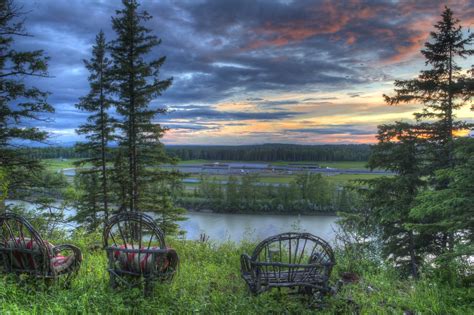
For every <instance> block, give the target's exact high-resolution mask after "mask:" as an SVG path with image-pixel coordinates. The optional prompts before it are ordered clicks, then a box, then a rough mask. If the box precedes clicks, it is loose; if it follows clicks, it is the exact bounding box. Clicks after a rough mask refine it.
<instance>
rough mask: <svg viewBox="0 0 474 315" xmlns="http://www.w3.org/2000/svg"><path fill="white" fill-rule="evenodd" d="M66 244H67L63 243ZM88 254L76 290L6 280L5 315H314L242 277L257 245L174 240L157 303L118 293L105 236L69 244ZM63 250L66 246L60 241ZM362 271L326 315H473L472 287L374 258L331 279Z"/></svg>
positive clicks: (342, 265) (1, 295)
mask: <svg viewBox="0 0 474 315" xmlns="http://www.w3.org/2000/svg"><path fill="white" fill-rule="evenodd" d="M63 241H64V240H63ZM66 241H67V242H72V243H73V244H76V245H78V246H80V247H81V249H82V250H83V253H84V263H83V265H82V268H81V270H80V271H79V274H78V275H77V277H76V278H75V279H74V280H73V281H72V286H71V288H70V289H62V288H60V287H58V286H53V287H50V288H42V287H40V286H39V285H38V283H33V282H29V281H26V282H24V283H23V284H22V285H18V284H16V282H15V281H14V279H13V278H10V277H2V278H0V313H1V314H32V313H33V314H51V313H55V314H77V313H89V314H90V313H107V314H125V313H134V314H161V313H163V314H189V313H200V314H268V313H273V314H281V313H285V314H312V313H314V312H315V311H316V310H315V309H314V308H310V307H308V301H306V300H302V299H300V298H299V297H298V296H294V295H287V294H286V291H285V290H282V291H281V292H279V291H278V290H273V291H270V292H268V293H264V294H261V295H259V296H253V295H252V294H250V293H249V292H248V290H247V288H246V285H245V283H244V281H243V280H242V279H241V278H240V263H239V258H240V254H241V253H243V252H251V250H252V248H253V247H254V244H251V243H247V242H243V243H239V244H235V243H230V242H226V243H223V244H220V245H217V244H213V243H199V242H194V241H183V240H178V239H170V240H169V241H168V243H169V246H171V247H173V248H175V249H176V251H177V252H178V253H179V255H180V258H181V263H180V269H179V272H178V274H177V275H176V277H175V279H174V280H173V282H172V283H171V284H159V285H157V286H156V288H155V292H154V295H153V297H151V298H146V299H145V298H144V297H143V296H142V292H141V290H139V289H133V290H127V289H122V290H119V291H111V290H110V289H109V288H108V275H107V273H106V259H105V254H104V252H103V251H101V250H97V251H93V250H90V249H89V248H93V245H94V244H96V243H97V242H100V236H99V235H98V234H89V235H87V237H86V236H78V235H76V236H75V237H74V238H73V239H72V240H66ZM57 243H59V241H57ZM351 263H352V265H354V264H356V265H357V266H358V272H359V277H360V280H359V281H358V282H357V283H354V284H351V285H346V286H344V287H343V288H342V291H341V292H339V293H338V294H337V295H336V296H334V297H330V298H328V299H327V300H326V305H325V307H324V308H323V310H322V311H321V314H335V313H340V314H348V313H351V312H360V313H361V314H469V313H472V310H473V304H472V303H473V302H474V301H473V296H474V294H473V293H474V292H473V289H472V288H462V287H459V286H457V285H452V286H451V285H448V284H443V283H441V282H439V281H438V280H436V279H435V278H429V277H428V276H429V275H428V274H426V275H424V276H423V277H422V278H421V280H419V281H412V280H400V278H399V277H398V276H397V274H396V272H395V271H394V270H392V269H391V268H390V267H388V266H376V265H374V264H373V263H372V262H370V260H369V259H366V258H362V259H361V260H360V261H352V262H351V261H350V257H348V256H345V255H343V253H341V252H338V254H337V265H336V267H335V269H334V272H333V274H332V277H331V281H332V283H333V284H334V282H335V281H337V279H339V278H340V275H341V273H343V272H345V271H347V270H348V268H349V265H350V264H351Z"/></svg>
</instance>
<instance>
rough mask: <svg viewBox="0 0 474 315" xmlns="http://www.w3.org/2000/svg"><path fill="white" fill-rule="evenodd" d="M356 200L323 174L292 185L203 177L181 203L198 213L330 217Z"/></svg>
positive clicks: (256, 176)
mask: <svg viewBox="0 0 474 315" xmlns="http://www.w3.org/2000/svg"><path fill="white" fill-rule="evenodd" d="M353 197H354V193H353V192H351V191H347V190H345V189H344V188H339V189H336V187H335V186H334V185H332V183H330V182H329V180H328V179H327V178H326V177H324V176H322V175H321V174H310V173H304V174H297V175H296V176H295V177H294V178H293V180H292V181H291V182H289V183H282V184H277V185H273V183H263V182H261V178H260V176H259V174H258V173H249V174H245V175H243V176H240V177H236V176H229V178H228V179H227V181H225V182H222V181H220V180H218V179H217V178H213V177H208V176H201V177H200V181H199V183H198V185H197V188H196V189H195V190H194V193H193V195H191V196H190V195H189V194H182V195H180V196H179V197H178V198H177V201H176V202H177V203H178V204H180V205H181V206H183V207H186V208H189V209H194V210H202V209H206V210H213V211H216V212H228V213H280V214H284V213H298V214H303V213H304V214H328V213H335V211H336V210H342V209H340V208H338V206H344V204H347V203H348V202H350V200H351V199H352V198H353Z"/></svg>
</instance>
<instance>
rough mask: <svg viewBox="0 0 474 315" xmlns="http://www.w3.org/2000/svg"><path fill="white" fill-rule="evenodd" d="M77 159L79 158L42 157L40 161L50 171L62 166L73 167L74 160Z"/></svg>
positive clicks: (59, 168)
mask: <svg viewBox="0 0 474 315" xmlns="http://www.w3.org/2000/svg"><path fill="white" fill-rule="evenodd" d="M78 160H79V159H65V160H61V159H44V160H42V162H43V164H44V165H45V167H46V169H48V170H51V171H59V170H61V169H63V168H73V167H74V162H75V161H78Z"/></svg>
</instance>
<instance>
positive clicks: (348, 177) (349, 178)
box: [326, 174, 389, 185]
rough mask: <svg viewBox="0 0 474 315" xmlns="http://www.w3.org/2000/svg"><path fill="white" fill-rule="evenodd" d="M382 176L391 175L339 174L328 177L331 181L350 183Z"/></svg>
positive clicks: (340, 183)
mask: <svg viewBox="0 0 474 315" xmlns="http://www.w3.org/2000/svg"><path fill="white" fill-rule="evenodd" d="M382 176H389V175H381V174H338V175H334V176H328V177H326V178H327V179H328V181H329V182H332V183H335V184H339V185H344V184H348V183H350V182H353V181H357V180H363V179H373V178H377V177H382Z"/></svg>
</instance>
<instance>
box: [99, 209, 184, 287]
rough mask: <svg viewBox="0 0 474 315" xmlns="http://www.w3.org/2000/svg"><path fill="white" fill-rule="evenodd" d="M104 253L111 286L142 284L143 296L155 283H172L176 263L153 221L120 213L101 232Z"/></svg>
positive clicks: (141, 215)
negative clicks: (169, 281)
mask: <svg viewBox="0 0 474 315" xmlns="http://www.w3.org/2000/svg"><path fill="white" fill-rule="evenodd" d="M104 249H105V251H106V253H107V258H108V272H109V275H110V286H111V287H112V288H115V287H116V286H117V285H118V284H125V285H127V286H128V287H132V286H135V285H138V284H139V283H140V282H144V284H145V289H144V291H145V295H149V294H151V293H152V291H153V284H154V282H156V281H167V280H171V279H172V278H173V276H174V274H175V273H176V270H177V267H178V263H179V258H178V255H177V253H176V251H175V250H173V249H171V248H167V247H166V244H165V237H164V234H163V232H162V231H161V230H160V228H159V227H158V226H157V225H156V223H155V221H154V220H153V218H151V217H150V216H148V215H146V214H144V213H140V212H121V213H119V214H117V215H114V216H113V217H112V218H110V220H109V221H108V222H107V223H106V225H105V230H104Z"/></svg>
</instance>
